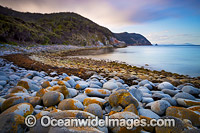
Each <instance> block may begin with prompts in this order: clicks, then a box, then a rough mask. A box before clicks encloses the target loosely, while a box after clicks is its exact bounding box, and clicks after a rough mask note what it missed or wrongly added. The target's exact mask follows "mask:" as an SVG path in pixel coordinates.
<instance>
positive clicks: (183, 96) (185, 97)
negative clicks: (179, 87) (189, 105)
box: [174, 92, 196, 100]
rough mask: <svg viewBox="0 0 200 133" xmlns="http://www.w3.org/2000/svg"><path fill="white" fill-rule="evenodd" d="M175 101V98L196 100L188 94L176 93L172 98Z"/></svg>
mask: <svg viewBox="0 0 200 133" xmlns="http://www.w3.org/2000/svg"><path fill="white" fill-rule="evenodd" d="M174 98H175V99H177V98H184V99H190V100H195V99H196V98H195V97H194V96H192V95H190V94H189V93H186V92H181V93H178V94H176V95H175V96H174Z"/></svg>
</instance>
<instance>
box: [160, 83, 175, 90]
mask: <svg viewBox="0 0 200 133" xmlns="http://www.w3.org/2000/svg"><path fill="white" fill-rule="evenodd" d="M158 89H159V90H163V89H169V90H173V89H174V86H173V85H172V84H171V83H169V82H162V83H161V84H159V85H158Z"/></svg>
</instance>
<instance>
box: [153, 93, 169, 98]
mask: <svg viewBox="0 0 200 133" xmlns="http://www.w3.org/2000/svg"><path fill="white" fill-rule="evenodd" d="M152 97H153V98H154V99H162V98H171V96H170V95H168V94H159V93H154V94H153V95H152Z"/></svg>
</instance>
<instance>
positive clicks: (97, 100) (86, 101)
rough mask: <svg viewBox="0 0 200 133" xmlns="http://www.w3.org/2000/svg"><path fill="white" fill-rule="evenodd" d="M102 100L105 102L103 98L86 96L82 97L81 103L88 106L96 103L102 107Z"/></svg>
mask: <svg viewBox="0 0 200 133" xmlns="http://www.w3.org/2000/svg"><path fill="white" fill-rule="evenodd" d="M104 102H105V100H104V99H100V98H92V97H88V98H85V99H84V101H83V105H85V106H88V105H89V104H92V103H96V104H99V105H100V106H101V107H102V106H103V104H104Z"/></svg>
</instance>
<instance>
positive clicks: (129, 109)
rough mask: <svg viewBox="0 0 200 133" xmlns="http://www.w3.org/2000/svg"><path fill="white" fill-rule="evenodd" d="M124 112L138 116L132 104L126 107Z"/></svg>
mask: <svg viewBox="0 0 200 133" xmlns="http://www.w3.org/2000/svg"><path fill="white" fill-rule="evenodd" d="M124 111H129V112H133V113H135V114H136V115H138V111H137V108H136V107H135V105H134V104H130V105H129V106H127V107H126V108H125V109H124Z"/></svg>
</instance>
